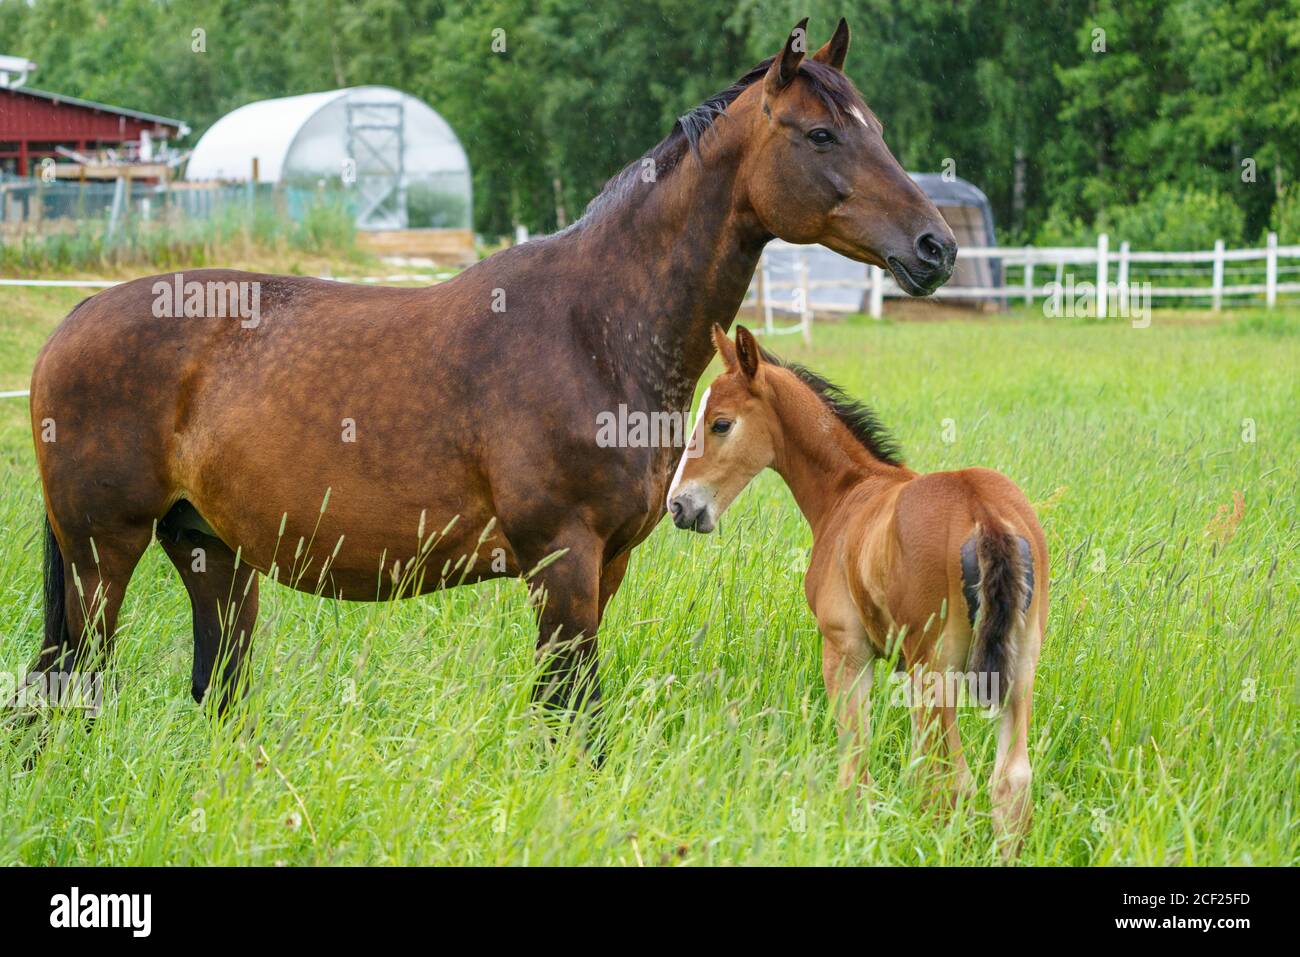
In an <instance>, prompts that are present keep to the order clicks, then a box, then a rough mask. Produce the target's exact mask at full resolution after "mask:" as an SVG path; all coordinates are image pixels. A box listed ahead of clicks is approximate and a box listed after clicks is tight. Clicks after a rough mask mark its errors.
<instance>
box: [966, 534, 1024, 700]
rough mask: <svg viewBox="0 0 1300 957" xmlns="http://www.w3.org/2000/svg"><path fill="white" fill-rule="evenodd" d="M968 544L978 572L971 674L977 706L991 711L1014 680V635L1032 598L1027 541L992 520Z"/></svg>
mask: <svg viewBox="0 0 1300 957" xmlns="http://www.w3.org/2000/svg"><path fill="white" fill-rule="evenodd" d="M971 541H972V542H973V544H974V553H975V555H974V557H975V561H976V564H977V567H978V570H979V580H978V585H977V586H976V594H977V595H978V599H977V600H978V603H979V612H980V614H979V620H978V622H977V624H976V626H975V641H974V644H973V646H972V649H971V662H972V670H973V671H975V672H976V674H977V675H978V676H979V682H980V689H981V690H980V697H981V698H982V699H986V700H981V702H980V704H982V705H985V706H987V707H993V706H995V705H998V704H1001V703H1002V702H1004V701H1005V700H1006V697H1007V692H1008V691H1009V690H1010V688H1011V685H1012V682H1013V681H1014V680H1015V675H1016V665H1017V660H1016V659H1017V652H1018V650H1019V649H1018V648H1017V647H1016V635H1017V633H1018V632H1019V631H1020V630H1021V626H1023V624H1024V619H1025V611H1026V610H1027V609H1028V608H1029V602H1030V599H1031V598H1032V597H1033V591H1034V565H1033V559H1032V558H1031V557H1030V551H1029V542H1028V540H1027V539H1025V538H1023V537H1022V536H1020V535H1016V534H1015V533H1013V532H1012V531H1011V530H1010V529H1008V528H1006V527H1004V526H1002V525H1000V524H999V523H997V522H995V521H991V520H986V521H985V522H984V523H982V524H981V525H978V526H976V529H975V535H974V536H973V537H972V539H971ZM963 551H966V549H963ZM963 557H965V556H963Z"/></svg>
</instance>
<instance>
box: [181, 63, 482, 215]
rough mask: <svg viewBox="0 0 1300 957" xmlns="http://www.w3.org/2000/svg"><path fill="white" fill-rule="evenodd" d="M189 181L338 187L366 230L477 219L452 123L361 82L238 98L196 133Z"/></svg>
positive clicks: (397, 93)
mask: <svg viewBox="0 0 1300 957" xmlns="http://www.w3.org/2000/svg"><path fill="white" fill-rule="evenodd" d="M185 178H186V179H187V180H192V181H205V180H206V181H212V180H220V181H227V182H230V181H237V182H247V181H250V180H252V181H256V182H258V183H270V184H275V185H279V186H284V187H289V188H290V190H289V192H290V193H291V194H294V193H302V192H304V191H307V190H334V189H341V190H343V191H344V194H345V195H346V196H348V199H349V202H350V204H351V205H352V207H353V209H354V211H355V214H356V222H357V227H358V228H359V229H365V230H408V229H456V230H468V229H470V228H471V222H472V213H473V210H472V206H471V194H470V171H469V160H468V159H467V157H466V156H465V150H464V149H463V148H462V147H461V145H460V140H458V139H457V138H456V134H455V132H453V130H452V128H451V126H450V125H449V124H448V123H447V121H446V120H444V119H443V118H442V117H441V116H439V115H438V114H437V113H436V112H435V111H434V110H433V108H432V107H430V106H429V105H428V104H427V103H424V102H423V101H421V100H418V99H416V98H415V97H413V96H411V95H410V94H408V93H403V92H402V91H401V90H395V89H393V88H391V87H386V86H358V87H351V88H348V89H343V90H332V91H329V92H326V93H308V94H305V95H303V96H289V97H282V98H280V99H274V100H259V101H258V102H256V103H249V104H247V105H246V106H241V107H240V108H239V109H237V110H234V111H233V112H231V113H227V114H226V115H225V116H223V117H222V118H221V119H219V120H217V122H216V123H214V124H213V125H212V126H211V127H210V128H209V129H208V131H207V132H206V133H204V134H203V136H202V138H200V140H199V142H198V145H197V146H196V147H195V148H194V152H193V154H192V155H191V156H190V159H189V163H188V165H187V167H186V171H185Z"/></svg>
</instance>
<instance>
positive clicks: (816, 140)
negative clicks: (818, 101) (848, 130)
mask: <svg viewBox="0 0 1300 957" xmlns="http://www.w3.org/2000/svg"><path fill="white" fill-rule="evenodd" d="M808 139H810V140H812V143H813V145H814V146H830V145H831V144H832V143H834V142H835V134H834V133H832V132H831V131H830V130H826V129H822V128H821V127H818V128H817V129H815V130H813V131H812V132H811V133H809V134H808Z"/></svg>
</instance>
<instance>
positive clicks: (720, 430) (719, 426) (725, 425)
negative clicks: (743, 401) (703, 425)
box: [713, 419, 731, 435]
mask: <svg viewBox="0 0 1300 957" xmlns="http://www.w3.org/2000/svg"><path fill="white" fill-rule="evenodd" d="M713 431H714V433H715V434H717V435H726V434H727V433H728V432H730V431H731V420H730V419H717V420H715V421H714V423H713Z"/></svg>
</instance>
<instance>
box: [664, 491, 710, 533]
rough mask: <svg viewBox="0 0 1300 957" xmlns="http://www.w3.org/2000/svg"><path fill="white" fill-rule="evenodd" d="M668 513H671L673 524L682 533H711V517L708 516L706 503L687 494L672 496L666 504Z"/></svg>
mask: <svg viewBox="0 0 1300 957" xmlns="http://www.w3.org/2000/svg"><path fill="white" fill-rule="evenodd" d="M668 511H669V512H671V513H672V516H673V524H674V525H676V526H677V527H678V528H680V529H682V530H683V531H690V532H703V533H708V532H711V531H713V517H712V516H711V515H710V514H709V505H708V502H705V501H703V500H702V499H700V498H697V497H696V496H694V495H692V494H691V493H689V492H685V493H683V494H681V495H677V496H674V497H673V499H672V501H670V502H669V503H668Z"/></svg>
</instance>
